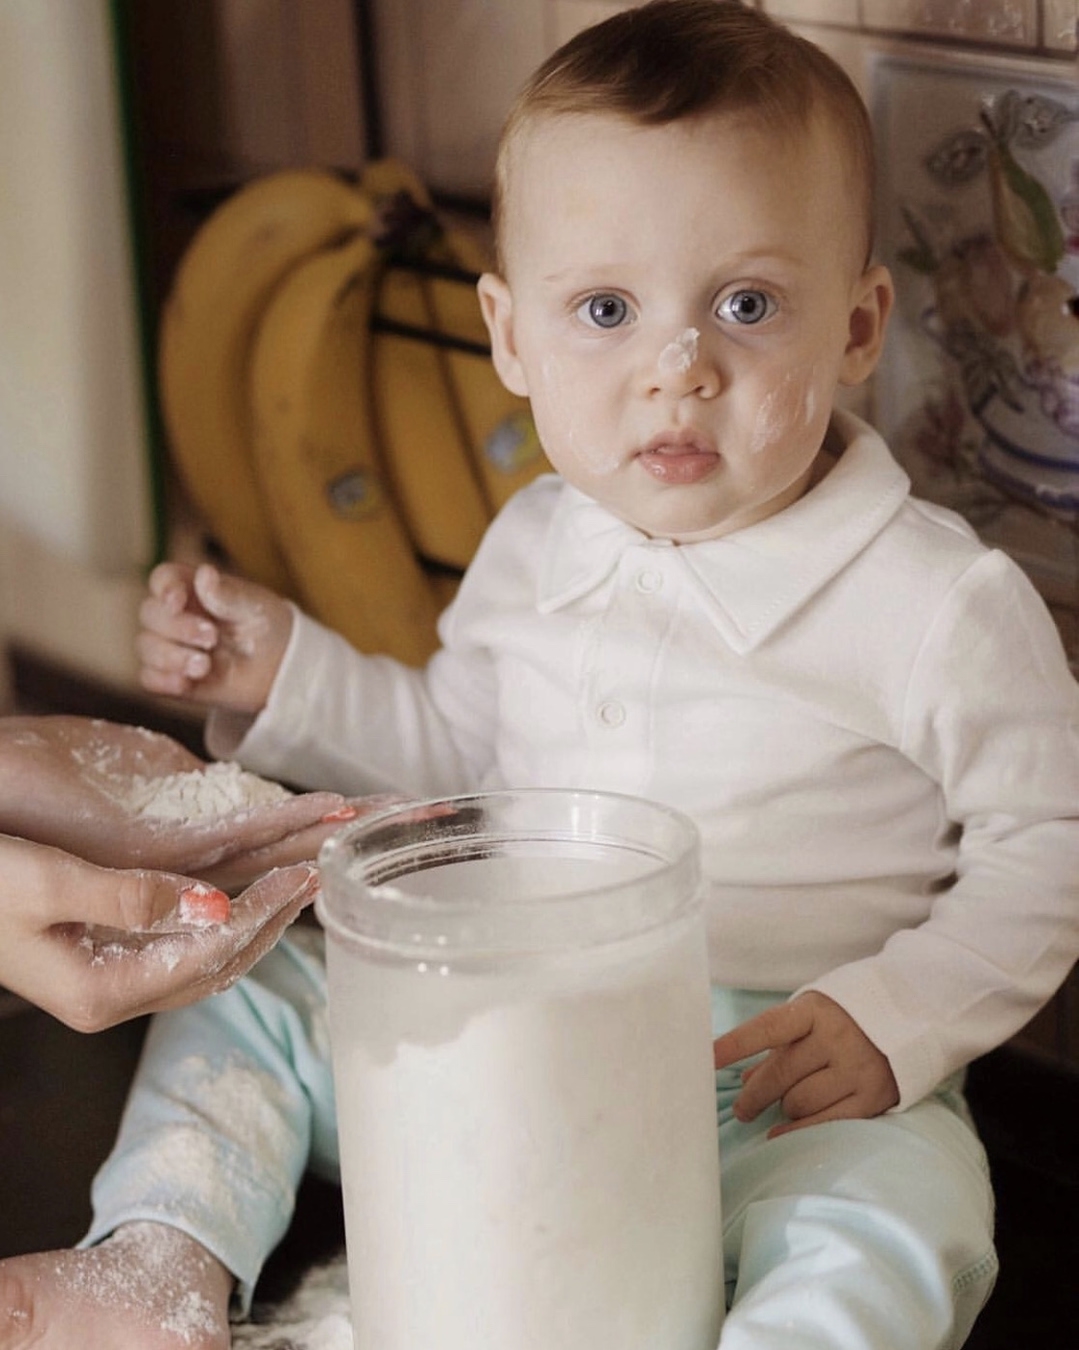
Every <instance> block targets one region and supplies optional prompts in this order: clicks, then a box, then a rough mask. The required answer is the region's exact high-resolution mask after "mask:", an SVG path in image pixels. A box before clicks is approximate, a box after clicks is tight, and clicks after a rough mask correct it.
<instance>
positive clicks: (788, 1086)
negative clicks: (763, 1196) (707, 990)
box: [713, 990, 899, 1139]
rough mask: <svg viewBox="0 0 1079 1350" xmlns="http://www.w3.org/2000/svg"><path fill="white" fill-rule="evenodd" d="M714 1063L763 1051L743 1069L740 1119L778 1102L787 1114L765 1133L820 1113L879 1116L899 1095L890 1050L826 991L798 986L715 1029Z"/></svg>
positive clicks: (823, 1116)
mask: <svg viewBox="0 0 1079 1350" xmlns="http://www.w3.org/2000/svg"><path fill="white" fill-rule="evenodd" d="M713 1049H714V1055H715V1066H716V1068H717V1069H723V1068H726V1067H727V1066H728V1065H730V1064H735V1063H737V1061H738V1060H740V1059H746V1058H748V1057H749V1056H751V1055H757V1054H760V1053H761V1052H762V1051H767V1052H768V1053H767V1054H766V1055H765V1057H764V1059H763V1060H761V1062H760V1063H759V1064H755V1065H753V1067H752V1068H749V1069H747V1070H746V1072H745V1073H744V1074H743V1076H742V1083H743V1086H742V1091H741V1092H740V1093H739V1095H738V1097H737V1098H736V1099H735V1103H734V1114H735V1115H736V1116H737V1117H738V1119H739V1120H754V1119H756V1117H757V1116H759V1115H760V1113H761V1112H762V1111H763V1110H764V1109H765V1108H766V1107H769V1106H772V1105H774V1104H775V1103H776V1102H779V1103H781V1104H782V1107H783V1110H784V1112H785V1114H786V1115H787V1117H788V1120H789V1121H790V1123H789V1124H787V1125H777V1126H775V1127H774V1128H773V1129H771V1130H769V1131H768V1137H769V1138H770V1139H772V1138H775V1137H776V1136H778V1135H781V1134H787V1133H788V1132H789V1131H791V1130H800V1129H803V1128H804V1127H805V1126H806V1125H816V1124H819V1123H820V1122H821V1121H825V1120H857V1119H866V1118H868V1117H869V1116H878V1115H880V1114H881V1112H883V1111H887V1110H888V1109H889V1108H890V1107H893V1106H895V1104H896V1102H898V1101H899V1088H898V1086H897V1084H896V1081H895V1076H894V1075H893V1073H892V1070H891V1067H890V1065H889V1064H888V1060H887V1058H886V1057H885V1056H884V1055H883V1054H882V1053H881V1052H880V1051H879V1050H878V1049H877V1047H876V1046H875V1045H874V1044H873V1042H872V1041H871V1040H870V1039H869V1037H868V1036H867V1035H866V1034H865V1032H864V1031H862V1029H861V1027H860V1026H859V1025H858V1023H857V1022H856V1021H855V1020H854V1018H853V1017H851V1015H850V1014H849V1013H848V1012H846V1011H845V1010H844V1009H843V1008H841V1007H840V1006H839V1004H838V1003H836V1002H835V1000H834V999H830V998H827V997H826V996H825V995H824V994H818V993H816V992H814V991H813V990H810V992H809V993H806V994H800V995H799V996H798V997H797V998H796V999H792V1000H791V1002H790V1003H783V1004H780V1005H778V1006H777V1007H774V1008H769V1009H768V1010H767V1011H766V1012H763V1013H761V1014H760V1015H759V1016H757V1017H753V1018H751V1019H750V1020H749V1021H748V1022H744V1023H743V1024H742V1025H741V1026H740V1027H735V1029H734V1030H733V1031H729V1032H727V1034H726V1035H725V1036H720V1037H719V1039H718V1040H717V1041H716V1042H715V1045H714V1047H713Z"/></svg>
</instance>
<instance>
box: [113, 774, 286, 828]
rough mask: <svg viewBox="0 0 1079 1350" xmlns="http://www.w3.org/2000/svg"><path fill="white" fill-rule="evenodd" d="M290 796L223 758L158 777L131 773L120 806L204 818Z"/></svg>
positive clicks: (145, 813) (144, 812)
mask: <svg viewBox="0 0 1079 1350" xmlns="http://www.w3.org/2000/svg"><path fill="white" fill-rule="evenodd" d="M290 796H291V793H290V792H289V791H288V789H287V788H284V787H282V786H281V784H280V783H272V782H270V781H268V780H267V779H265V778H260V777H259V776H258V774H255V773H248V772H247V771H246V770H244V769H241V768H240V766H239V765H238V764H235V763H233V762H232V761H231V760H227V761H223V762H221V763H219V764H208V765H207V766H206V768H205V769H192V770H191V771H190V772H188V773H170V774H166V775H165V776H164V777H161V778H149V777H144V776H143V775H141V774H135V775H133V776H132V778H131V780H130V783H129V784H127V785H125V792H124V805H125V806H126V807H127V808H128V809H129V810H130V811H131V812H132V813H135V814H138V815H141V816H151V817H154V818H155V819H159V820H189V821H190V820H194V821H205V820H213V819H215V818H217V817H219V816H231V815H235V814H237V813H238V812H240V811H244V810H247V809H249V808H250V807H253V806H268V805H272V804H273V803H274V802H281V801H286V800H287V799H288V798H289V797H290Z"/></svg>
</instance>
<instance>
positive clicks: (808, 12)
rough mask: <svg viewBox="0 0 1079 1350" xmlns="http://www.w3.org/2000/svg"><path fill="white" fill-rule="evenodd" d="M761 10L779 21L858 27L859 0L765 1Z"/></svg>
mask: <svg viewBox="0 0 1079 1350" xmlns="http://www.w3.org/2000/svg"><path fill="white" fill-rule="evenodd" d="M761 8H762V9H766V10H767V11H768V13H769V14H772V15H774V17H775V18H777V19H790V20H791V21H793V22H798V21H801V22H804V23H839V24H848V25H849V26H850V27H852V28H857V26H858V0H764V4H763V5H761Z"/></svg>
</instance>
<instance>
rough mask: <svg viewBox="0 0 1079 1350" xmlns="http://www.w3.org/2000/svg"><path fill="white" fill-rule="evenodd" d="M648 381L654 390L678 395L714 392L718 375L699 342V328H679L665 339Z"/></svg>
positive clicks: (708, 394)
mask: <svg viewBox="0 0 1079 1350" xmlns="http://www.w3.org/2000/svg"><path fill="white" fill-rule="evenodd" d="M652 383H653V386H654V388H655V389H656V390H657V391H661V392H668V393H674V394H676V395H677V396H679V397H682V396H684V395H686V394H691V393H700V394H702V395H704V396H705V397H708V396H710V395H711V394H714V393H716V392H717V391H718V388H719V377H718V375H717V373H716V371H715V369H714V366H713V363H712V362H711V361H709V359H708V354H707V352H706V351H705V350H704V347H703V344H702V342H701V334H700V330H699V329H697V328H683V329H682V330H681V332H679V333H676V334H675V335H674V337H673V338H671V340H670V341H669V342H667V343H666V344H665V345H664V346H663V347H662V348H661V349H660V352H659V355H658V356H657V358H656V364H655V369H654V371H653V376H652Z"/></svg>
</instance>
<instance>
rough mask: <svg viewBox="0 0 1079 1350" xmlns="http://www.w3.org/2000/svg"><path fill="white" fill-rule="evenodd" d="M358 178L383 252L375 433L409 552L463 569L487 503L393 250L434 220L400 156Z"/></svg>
mask: <svg viewBox="0 0 1079 1350" xmlns="http://www.w3.org/2000/svg"><path fill="white" fill-rule="evenodd" d="M360 186H361V190H362V191H364V192H366V193H367V194H368V195H369V196H370V197H371V199H372V204H373V207H374V211H375V215H376V219H379V220H381V221H382V223H383V226H384V230H383V235H384V248H385V250H386V253H387V265H386V268H385V271H384V272H383V275H382V281H381V285H380V287H379V291H378V299H377V304H376V318H375V330H376V334H375V343H374V359H373V363H372V380H373V382H374V402H375V414H376V419H377V427H378V434H379V443H380V445H381V447H382V452H383V455H384V458H385V463H386V468H387V472H388V473H389V476H390V482H391V484H392V487H393V491H394V494H395V496H396V498H397V502H398V505H399V508H400V512H401V517H402V519H403V520H404V522H405V525H406V527H407V529H408V532H409V534H410V536H411V538H412V541H413V544H414V545H415V547H416V550H417V552H418V553H419V554H420V556H421V557H422V558H424V559H426V560H428V561H429V562H432V563H435V564H437V565H439V566H441V567H449V568H451V569H455V570H457V571H463V570H464V569H465V568H466V567H467V566H468V564H469V562H470V561H471V560H472V555H473V554H474V553H475V551H476V548H477V546H478V545H479V542H480V539H481V538H482V537H483V532H484V530H485V529H486V528H487V525H488V523H489V521H490V515H491V513H490V509H489V506H488V503H487V501H486V498H485V496H484V493H483V491H482V488H481V485H480V482H479V479H478V476H477V474H476V472H475V469H474V468H473V465H472V459H471V455H470V453H469V447H468V445H467V442H466V440H465V435H464V429H463V426H462V423H461V420H460V416H459V414H458V409H457V406H456V404H455V402H454V400H453V397H452V390H451V385H450V378H449V372H448V369H447V363H446V353H445V352H444V351H443V350H442V349H441V348H440V347H439V346H438V345H437V344H435V343H434V342H432V341H429V340H427V339H425V338H424V336H423V334H430V333H431V330H432V329H433V327H434V313H433V309H432V306H431V301H430V296H429V294H428V290H427V283H426V279H425V278H424V277H423V276H421V275H420V274H418V273H417V272H415V271H413V270H411V268H410V267H409V266H408V264H407V262H403V265H398V263H399V261H401V260H400V259H398V257H397V255H398V254H403V255H404V258H405V259H410V258H412V257H413V256H416V255H421V256H422V254H423V253H425V252H427V251H428V250H430V249H431V248H432V247H437V237H438V235H439V233H440V227H439V225H438V223H437V221H436V220H435V218H434V215H433V214H432V206H431V199H430V197H429V196H428V194H427V192H426V189H425V188H424V187H423V184H422V183H421V182H420V181H419V179H418V178H417V177H416V176H415V175H414V174H413V173H412V172H411V170H409V169H408V168H407V167H406V166H405V165H403V164H400V163H398V162H397V161H395V160H377V161H374V162H373V163H371V164H368V166H367V167H366V169H365V170H364V174H363V177H362V179H361V184H360ZM417 335H419V336H417Z"/></svg>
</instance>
